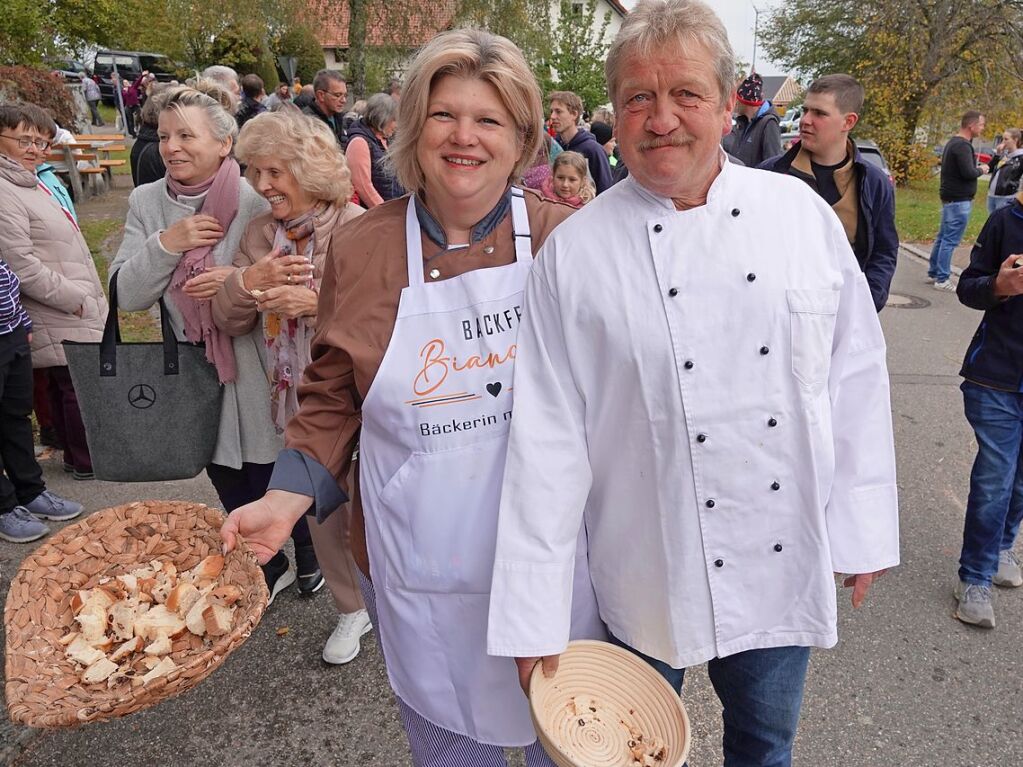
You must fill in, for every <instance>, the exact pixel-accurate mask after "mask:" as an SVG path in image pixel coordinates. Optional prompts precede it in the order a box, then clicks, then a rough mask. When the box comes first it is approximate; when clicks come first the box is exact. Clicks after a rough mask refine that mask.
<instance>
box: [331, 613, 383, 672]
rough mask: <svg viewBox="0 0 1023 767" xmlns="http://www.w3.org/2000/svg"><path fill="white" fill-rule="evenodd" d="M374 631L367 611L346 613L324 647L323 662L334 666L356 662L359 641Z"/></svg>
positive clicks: (339, 619)
mask: <svg viewBox="0 0 1023 767" xmlns="http://www.w3.org/2000/svg"><path fill="white" fill-rule="evenodd" d="M372 629H373V624H372V623H370V620H369V613H367V612H366V611H365V610H358V611H356V612H354V613H344V614H343V615H342V616H341V617H340V618H338V621H337V628H336V629H334V633H332V634H331V635H330V638H329V639H328V640H327V643H326V644H325V645H324V646H323V660H325V661H326V662H327V663H333V664H334V665H340V664H342V663H348V662H349V661H351V660H354V659H355V656H356V655H358V654H359V639H360V638H361V637H362V635H363V634H365V633H367V632H369V631H371V630H372Z"/></svg>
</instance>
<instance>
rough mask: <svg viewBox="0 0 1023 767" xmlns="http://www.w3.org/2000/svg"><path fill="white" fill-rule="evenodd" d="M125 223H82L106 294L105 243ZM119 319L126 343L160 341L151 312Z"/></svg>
mask: <svg viewBox="0 0 1023 767" xmlns="http://www.w3.org/2000/svg"><path fill="white" fill-rule="evenodd" d="M123 223H124V222H122V221H121V220H120V219H116V218H100V219H94V220H92V221H82V222H81V227H82V236H83V237H85V243H86V245H88V246H89V252H90V253H91V254H92V260H93V262H94V263H95V264H96V271H97V272H99V279H100V282H101V283H102V284H103V290H104V292H106V291H107V281H108V280H109V277H110V263H109V262H108V261H107V259H106V256H104V255H103V242H104V241H105V240H106V239H107V238H108V237H109V236H110V235H112V234H113V233H114V232H116V231H117V230H118V229H119V228H120V227H121V226H122V225H123ZM117 319H118V322H119V323H120V325H121V338H122V339H123V340H124V341H126V342H132V341H159V340H160V326H159V325H158V324H157V321H156V319H155V318H154V317H153V315H151V314H150V313H149V312H118V313H117Z"/></svg>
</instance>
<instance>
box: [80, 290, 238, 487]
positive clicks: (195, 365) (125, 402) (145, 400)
mask: <svg viewBox="0 0 1023 767" xmlns="http://www.w3.org/2000/svg"><path fill="white" fill-rule="evenodd" d="M160 326H161V329H162V332H163V341H160V342H155V343H122V342H121V329H120V326H119V325H118V321H117V274H116V273H115V274H114V275H113V277H111V279H110V313H109V314H108V315H107V323H106V327H105V328H104V330H103V340H102V341H100V342H99V343H98V344H97V343H75V342H72V341H65V342H64V343H63V347H64V353H65V354H66V355H67V363H68V368H70V370H71V380H72V381H73V382H74V385H75V393H76V394H77V395H78V404H79V407H80V409H81V411H82V421H83V423H84V424H85V435H86V438H87V440H88V443H89V453H90V455H91V456H92V469H93V471H94V472H95V474H96V479H105V480H109V481H112V482H154V481H163V480H172V479H188V478H190V477H194V476H196V475H197V474H199V472H201V471H202V470H203V469H204V468H205V467H206V465H207V464H208V463H209V462H210V459H211V458H212V457H213V449H214V447H215V446H216V443H217V432H218V430H219V425H220V401H221V397H223V387H222V386H221V385H220V382H219V381H218V380H217V370H216V368H215V367H214V366H213V365H211V364H210V363H209V362H207V361H206V350H205V348H204V347H203V346H202V345H201V344H190V343H185V342H179V341H178V340H177V339H176V338H175V336H174V330H173V328H172V327H171V324H170V318H169V316H168V314H167V307H166V306H165V305H164V302H163V299H160Z"/></svg>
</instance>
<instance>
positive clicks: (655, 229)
mask: <svg viewBox="0 0 1023 767" xmlns="http://www.w3.org/2000/svg"><path fill="white" fill-rule="evenodd" d="M654 231H655V232H657V233H658V234H660V233H661V232H662V231H664V227H663V226H661V225H660V224H654Z"/></svg>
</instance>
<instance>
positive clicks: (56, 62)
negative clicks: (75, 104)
mask: <svg viewBox="0 0 1023 767" xmlns="http://www.w3.org/2000/svg"><path fill="white" fill-rule="evenodd" d="M44 63H45V64H46V66H48V67H49V68H50V71H51V72H59V73H60V75H61V77H63V78H64V79H65V80H67V81H68V82H72V83H80V82H81V81H82V78H83V77H87V76H88V73H87V72H86V71H85V64H83V63H82V62H80V61H76V60H75V59H45V62H44Z"/></svg>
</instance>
